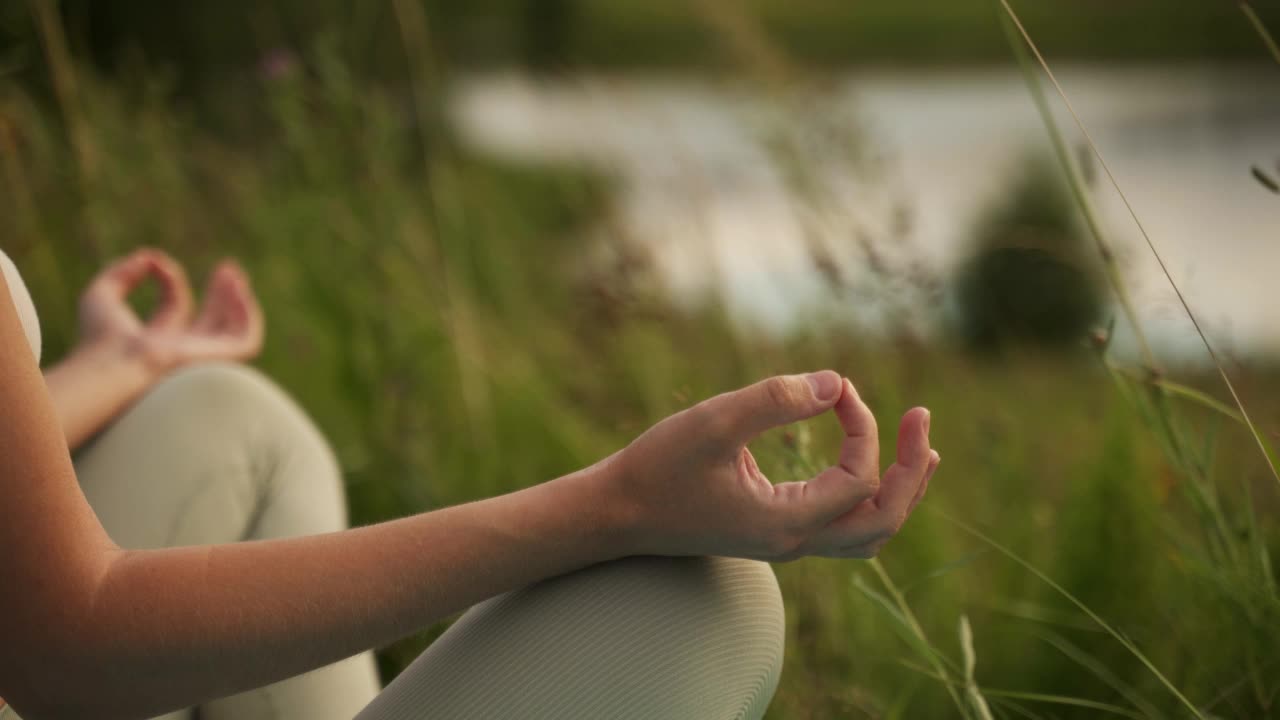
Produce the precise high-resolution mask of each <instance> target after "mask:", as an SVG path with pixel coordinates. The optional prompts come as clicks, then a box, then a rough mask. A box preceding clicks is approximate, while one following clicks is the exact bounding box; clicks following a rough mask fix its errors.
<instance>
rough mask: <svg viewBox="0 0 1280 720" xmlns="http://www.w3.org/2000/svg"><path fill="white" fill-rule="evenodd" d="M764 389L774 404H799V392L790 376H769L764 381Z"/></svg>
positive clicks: (785, 405) (789, 405)
mask: <svg viewBox="0 0 1280 720" xmlns="http://www.w3.org/2000/svg"><path fill="white" fill-rule="evenodd" d="M764 389H765V392H766V393H768V395H769V399H770V400H771V401H772V402H773V404H774V405H777V406H779V407H784V408H787V407H794V406H796V405H798V404H799V401H800V394H799V392H798V391H797V389H796V385H795V383H794V382H792V380H791V378H787V377H782V376H777V377H771V378H769V379H768V380H765V381H764Z"/></svg>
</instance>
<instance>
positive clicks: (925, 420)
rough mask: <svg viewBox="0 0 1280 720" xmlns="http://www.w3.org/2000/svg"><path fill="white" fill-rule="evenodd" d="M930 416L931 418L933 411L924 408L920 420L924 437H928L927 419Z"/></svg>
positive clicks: (929, 418) (928, 419)
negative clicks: (921, 419)
mask: <svg viewBox="0 0 1280 720" xmlns="http://www.w3.org/2000/svg"><path fill="white" fill-rule="evenodd" d="M932 418H933V413H932V412H930V411H929V408H925V410H924V422H922V423H921V426H922V427H924V436H925V437H926V438H927V437H929V421H930V420H931V419H932Z"/></svg>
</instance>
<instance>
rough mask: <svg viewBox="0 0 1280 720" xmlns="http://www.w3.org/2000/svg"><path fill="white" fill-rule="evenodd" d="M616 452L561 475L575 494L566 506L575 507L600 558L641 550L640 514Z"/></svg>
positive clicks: (608, 558)
mask: <svg viewBox="0 0 1280 720" xmlns="http://www.w3.org/2000/svg"><path fill="white" fill-rule="evenodd" d="M618 458H619V456H618V455H617V454H614V455H611V456H609V457H607V458H605V459H604V460H601V461H600V462H598V463H596V464H594V465H592V466H590V467H587V468H584V469H583V470H581V471H580V472H577V473H574V474H573V475H568V476H566V477H564V478H561V481H563V482H564V483H566V486H567V489H568V491H569V492H571V493H573V494H574V497H572V499H571V500H570V502H569V503H568V505H567V507H570V508H574V509H575V514H578V521H579V522H580V523H581V525H582V527H584V529H585V530H586V532H587V538H585V539H586V540H587V542H589V543H590V544H591V545H593V546H594V547H595V548H596V549H597V550H598V551H599V554H600V557H599V558H598V560H599V561H606V560H616V559H618V558H622V557H627V556H630V555H637V554H640V553H641V552H642V550H641V548H642V547H643V543H642V542H640V535H641V533H640V527H641V523H640V517H639V515H640V514H639V513H638V512H637V511H636V508H635V506H634V505H633V504H632V503H631V502H630V501H629V499H628V496H627V494H626V492H625V487H624V484H625V480H624V478H623V473H622V470H621V463H619V462H618Z"/></svg>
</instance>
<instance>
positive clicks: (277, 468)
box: [76, 364, 347, 546]
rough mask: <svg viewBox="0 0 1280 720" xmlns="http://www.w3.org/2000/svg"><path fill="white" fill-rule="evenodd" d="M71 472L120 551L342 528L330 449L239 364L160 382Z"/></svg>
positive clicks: (271, 388) (267, 384) (294, 409)
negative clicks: (135, 547) (76, 473)
mask: <svg viewBox="0 0 1280 720" xmlns="http://www.w3.org/2000/svg"><path fill="white" fill-rule="evenodd" d="M76 466H77V472H78V474H79V475H80V478H81V484H82V486H83V487H84V489H85V493H86V496H88V497H89V500H90V503H91V504H92V505H93V506H94V508H95V510H97V511H98V512H99V516H100V517H102V519H103V523H104V525H106V526H107V527H108V531H109V532H111V533H112V534H113V536H115V535H117V534H118V535H119V536H120V537H118V538H117V539H116V540H117V542H120V543H121V544H125V545H129V544H133V545H135V546H155V545H160V544H165V545H167V544H173V543H180V544H181V543H189V542H229V541H233V540H239V539H247V538H264V537H282V536H288V535H301V534H311V533H318V532H329V531H333V530H338V529H341V528H343V527H345V526H346V520H347V518H346V504H345V498H344V495H343V489H342V482H341V475H340V473H339V472H338V467H337V463H336V461H335V459H334V457H333V453H332V451H331V450H330V449H329V446H328V444H327V443H326V442H325V441H324V439H323V437H322V436H321V435H320V433H319V431H318V430H317V429H316V427H315V426H314V424H313V423H312V422H311V421H310V419H309V418H308V417H307V416H306V414H305V413H303V411H302V410H301V409H300V408H299V407H298V406H297V404H296V403H294V402H293V401H292V400H291V399H290V398H289V397H288V396H287V395H286V394H285V393H284V392H283V391H282V390H280V388H278V387H277V386H276V385H275V384H274V383H272V382H271V381H270V380H268V379H267V378H265V377H264V376H263V375H261V374H260V373H258V372H257V371H255V370H252V369H250V368H247V367H244V366H240V365H232V364H211V365H199V366H193V367H189V368H184V369H182V370H179V371H177V372H175V373H173V374H172V375H170V376H168V377H166V378H165V379H164V380H162V381H161V382H160V383H158V384H157V385H156V386H155V387H154V388H152V389H151V391H150V392H149V393H147V395H145V396H144V397H143V398H142V399H141V400H140V401H139V402H138V403H137V404H136V405H134V406H133V407H132V408H130V409H129V410H128V411H126V412H125V413H124V414H122V415H121V416H120V417H119V418H117V419H116V420H115V421H114V422H113V423H112V424H111V425H110V426H109V427H108V428H107V429H106V430H105V431H103V433H101V434H100V435H99V436H98V437H97V438H95V439H94V440H93V441H92V442H91V443H89V444H88V445H87V446H86V447H85V448H83V449H82V450H81V451H80V452H79V453H78V454H77V458H76Z"/></svg>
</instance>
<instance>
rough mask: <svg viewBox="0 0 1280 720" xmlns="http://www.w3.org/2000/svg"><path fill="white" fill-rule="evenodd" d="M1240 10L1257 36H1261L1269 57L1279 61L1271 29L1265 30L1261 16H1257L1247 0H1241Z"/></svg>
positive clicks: (1278, 47) (1279, 53)
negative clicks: (1269, 54)
mask: <svg viewBox="0 0 1280 720" xmlns="http://www.w3.org/2000/svg"><path fill="white" fill-rule="evenodd" d="M1240 11H1241V12H1243V13H1244V16H1245V17H1246V18H1248V19H1249V24H1250V25H1252V26H1253V29H1254V31H1256V32H1257V33H1258V37H1260V38H1262V42H1263V44H1264V45H1266V46H1267V50H1268V51H1270V53H1271V57H1272V58H1273V59H1274V60H1275V61H1276V62H1277V63H1280V45H1277V44H1276V39H1275V38H1274V37H1272V36H1271V31H1270V30H1267V26H1266V25H1264V24H1263V23H1262V18H1260V17H1258V13H1257V12H1255V11H1254V9H1253V5H1252V4H1251V3H1249V2H1248V0H1241V2H1240Z"/></svg>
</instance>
